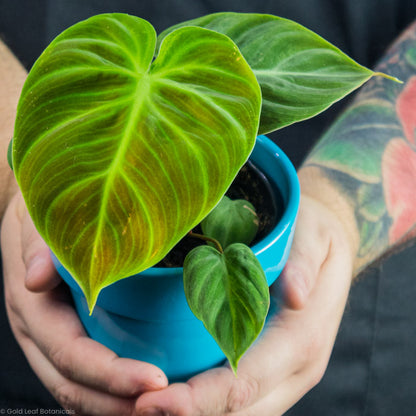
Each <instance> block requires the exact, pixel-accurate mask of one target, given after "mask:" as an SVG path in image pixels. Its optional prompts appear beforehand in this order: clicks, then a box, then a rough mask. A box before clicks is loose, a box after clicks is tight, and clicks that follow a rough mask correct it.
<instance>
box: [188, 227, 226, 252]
mask: <svg viewBox="0 0 416 416" xmlns="http://www.w3.org/2000/svg"><path fill="white" fill-rule="evenodd" d="M188 235H189V237H193V238H199V239H200V240H204V241H209V242H210V243H212V244H214V245H215V248H216V249H217V250H218V251H219V252H220V253H223V252H224V250H223V249H222V247H221V244H220V243H219V241H218V240H216V239H215V238H211V237H207V236H206V235H203V234H198V233H194V232H193V231H189V233H188Z"/></svg>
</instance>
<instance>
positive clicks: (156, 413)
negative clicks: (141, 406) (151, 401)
mask: <svg viewBox="0 0 416 416" xmlns="http://www.w3.org/2000/svg"><path fill="white" fill-rule="evenodd" d="M140 416H167V413H165V412H164V411H163V410H161V409H157V408H156V407H151V408H149V409H145V410H143V412H141V413H140Z"/></svg>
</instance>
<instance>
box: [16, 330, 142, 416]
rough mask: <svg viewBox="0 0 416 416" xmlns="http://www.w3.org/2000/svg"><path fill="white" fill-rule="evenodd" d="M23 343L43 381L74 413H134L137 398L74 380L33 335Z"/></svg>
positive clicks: (32, 364) (62, 403)
mask: <svg viewBox="0 0 416 416" xmlns="http://www.w3.org/2000/svg"><path fill="white" fill-rule="evenodd" d="M21 346H22V349H23V350H24V352H25V355H26V357H27V359H28V361H29V364H30V365H31V366H32V368H33V369H34V371H35V372H36V374H37V375H38V377H39V379H40V381H41V382H42V383H43V384H44V385H45V386H46V387H47V388H48V389H49V390H50V392H51V393H52V395H53V396H54V397H55V399H56V400H57V401H58V403H59V404H60V405H61V406H62V407H63V408H64V409H66V410H68V411H69V412H70V413H71V414H77V415H100V416H101V415H102V416H107V415H108V416H114V415H120V416H124V415H131V414H133V409H134V399H132V398H123V397H116V396H113V395H110V394H107V393H104V392H102V391H97V390H93V389H91V388H88V387H86V386H83V385H80V384H77V383H74V382H73V381H71V380H68V379H66V378H65V377H63V376H62V375H61V374H60V373H59V372H58V371H57V370H56V369H55V368H54V367H53V366H52V365H51V363H50V362H49V361H48V359H47V358H46V357H45V356H44V355H43V354H42V353H41V352H40V351H39V349H38V348H37V346H36V345H35V344H34V343H33V342H32V341H31V340H30V339H29V338H25V339H24V340H22V342H21Z"/></svg>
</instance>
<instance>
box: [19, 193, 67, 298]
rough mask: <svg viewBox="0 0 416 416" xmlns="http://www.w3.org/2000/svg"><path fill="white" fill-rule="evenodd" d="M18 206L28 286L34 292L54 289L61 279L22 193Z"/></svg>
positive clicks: (26, 283)
mask: <svg viewBox="0 0 416 416" xmlns="http://www.w3.org/2000/svg"><path fill="white" fill-rule="evenodd" d="M16 206H17V208H16V209H17V215H18V219H19V220H20V222H21V229H22V236H21V242H22V247H21V250H22V258H23V263H24V264H25V266H26V273H25V285H26V288H27V289H29V290H31V291H33V292H40V291H46V290H50V289H53V288H54V287H56V286H57V285H58V284H59V283H60V281H61V279H60V277H59V276H58V273H57V272H56V270H55V267H54V265H53V263H52V259H51V256H50V252H49V248H48V246H47V245H46V243H45V242H44V241H43V239H42V237H41V236H40V235H39V233H38V232H37V230H36V228H35V226H34V225H33V222H32V219H31V218H30V216H29V214H28V212H27V209H26V206H25V203H24V200H23V197H22V196H21V194H20V193H19V194H18V196H17V201H16Z"/></svg>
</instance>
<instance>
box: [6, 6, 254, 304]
mask: <svg viewBox="0 0 416 416" xmlns="http://www.w3.org/2000/svg"><path fill="white" fill-rule="evenodd" d="M155 45H156V34H155V31H154V29H153V27H152V26H151V25H150V24H149V23H148V22H146V21H145V20H143V19H140V18H137V17H134V16H129V15H125V14H106V15H98V16H95V17H92V18H90V19H88V20H86V21H83V22H80V23H78V24H76V25H74V26H72V27H71V28H69V29H67V30H66V31H65V32H63V33H62V34H61V35H59V36H58V37H57V38H56V39H55V40H54V41H53V42H52V43H51V45H50V46H49V47H48V48H47V49H46V50H45V52H44V53H43V54H42V55H41V57H40V58H39V59H38V61H37V62H36V64H35V66H34V68H33V69H32V71H31V72H30V74H29V76H28V79H27V81H26V83H25V86H24V89H23V92H22V96H21V99H20V103H19V107H18V114H17V122H16V128H15V136H14V144H13V162H14V167H15V174H16V178H17V180H18V183H19V185H20V187H21V189H22V192H23V195H24V197H25V200H26V204H27V206H28V209H29V212H30V214H31V216H32V218H33V220H34V223H35V225H36V227H37V228H38V230H39V232H40V234H41V235H42V236H43V238H44V239H45V241H46V242H47V244H48V245H49V246H50V247H51V248H52V250H53V251H54V252H55V254H56V255H57V257H58V258H59V259H60V261H61V262H62V263H63V265H64V266H65V267H66V268H67V269H68V270H69V271H70V272H71V273H72V275H73V276H74V277H75V279H76V280H77V281H78V283H79V284H80V286H81V287H82V289H83V291H84V293H85V295H86V297H87V299H88V303H89V305H90V308H92V307H93V305H94V304H95V301H96V298H97V296H98V293H99V291H100V290H101V288H103V287H105V286H107V285H109V284H111V283H113V282H115V281H116V280H119V279H121V278H124V277H127V276H129V275H131V274H134V273H138V272H140V271H142V270H144V269H146V268H148V267H150V266H152V265H154V264H155V263H157V262H158V261H159V260H161V259H162V258H163V257H164V256H165V255H166V253H167V252H168V251H169V250H170V248H171V247H173V246H174V245H175V244H176V242H178V241H179V240H180V238H182V237H183V236H184V235H185V234H186V233H187V232H188V231H189V230H190V229H191V228H192V227H194V226H195V225H196V224H197V223H199V222H200V221H201V219H202V218H203V217H205V216H206V215H207V214H208V212H209V211H210V210H211V209H212V208H213V207H214V206H215V205H216V204H217V203H218V201H219V200H220V198H221V197H222V195H223V193H224V192H225V191H226V189H227V188H228V186H229V185H230V183H231V182H232V180H233V178H234V177H235V175H236V174H237V172H238V170H239V169H240V167H241V166H242V165H243V163H244V162H245V161H246V160H247V158H248V156H249V154H250V152H251V150H252V148H253V146H254V143H255V137H256V133H257V129H258V120H259V113H260V106H261V93H260V89H259V86H258V83H257V81H256V78H255V76H254V75H253V73H252V71H251V69H250V67H249V66H248V65H247V63H246V62H245V60H244V59H243V58H242V56H241V54H240V52H239V51H238V48H237V47H236V46H235V44H234V43H233V42H232V41H231V40H230V39H228V38H227V37H226V36H224V35H221V34H219V33H216V32H213V31H209V30H206V29H202V28H195V27H194V28H183V29H180V30H177V31H174V32H173V33H171V34H170V35H169V36H168V37H166V38H165V40H164V42H163V44H162V45H161V48H160V51H159V55H158V56H157V57H156V59H155V60H154V54H155Z"/></svg>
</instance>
